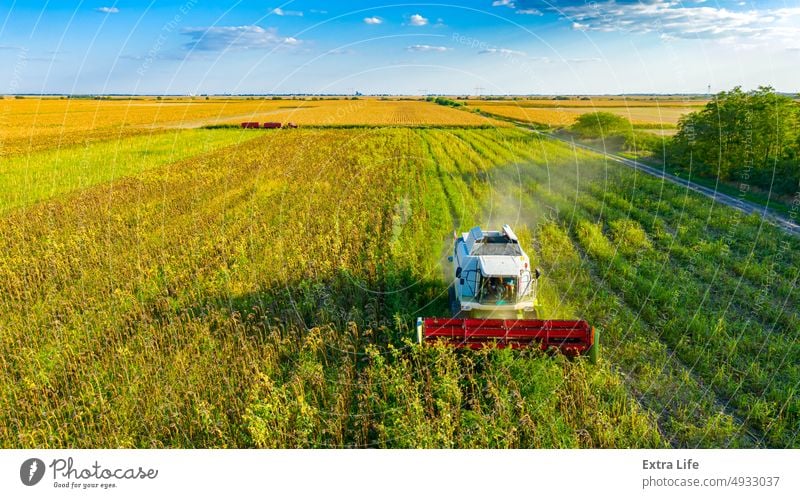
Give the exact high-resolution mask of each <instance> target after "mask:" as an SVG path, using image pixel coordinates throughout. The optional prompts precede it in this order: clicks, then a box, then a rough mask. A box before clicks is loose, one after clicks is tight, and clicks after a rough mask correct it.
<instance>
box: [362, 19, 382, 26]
mask: <svg viewBox="0 0 800 498" xmlns="http://www.w3.org/2000/svg"><path fill="white" fill-rule="evenodd" d="M364 22H365V23H367V24H372V25H375V24H383V19H381V18H380V17H365V18H364Z"/></svg>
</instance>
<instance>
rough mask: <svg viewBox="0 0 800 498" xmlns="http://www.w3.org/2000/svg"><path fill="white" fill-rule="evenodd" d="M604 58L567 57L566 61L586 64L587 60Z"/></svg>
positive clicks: (598, 60) (594, 60) (592, 60)
mask: <svg viewBox="0 0 800 498" xmlns="http://www.w3.org/2000/svg"><path fill="white" fill-rule="evenodd" d="M602 60H603V59H600V58H598V57H573V58H571V59H566V61H567V62H568V63H570V64H585V63H587V62H600V61H602Z"/></svg>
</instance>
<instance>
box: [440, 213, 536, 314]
mask: <svg viewBox="0 0 800 498" xmlns="http://www.w3.org/2000/svg"><path fill="white" fill-rule="evenodd" d="M454 235H455V234H454ZM448 259H450V260H451V261H452V262H453V271H454V276H455V280H454V283H453V286H452V291H451V293H450V301H451V303H450V304H451V308H452V310H451V311H452V312H453V314H454V315H455V316H459V317H470V318H535V317H536V314H537V309H536V308H537V300H536V290H537V281H538V278H539V275H540V272H539V270H538V269H532V268H531V265H530V259H529V258H528V255H527V254H525V251H523V250H522V247H521V246H520V244H519V240H518V239H517V236H516V234H515V233H514V231H513V230H511V227H509V226H508V225H503V229H502V230H500V231H483V230H481V229H480V227H475V228H473V229H472V230H470V231H469V232H466V233H463V234H461V236H460V237H459V236H457V235H455V244H454V248H453V256H451V257H450V258H448Z"/></svg>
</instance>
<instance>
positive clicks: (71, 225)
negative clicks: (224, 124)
mask: <svg viewBox="0 0 800 498" xmlns="http://www.w3.org/2000/svg"><path fill="white" fill-rule="evenodd" d="M432 107H434V106H432ZM436 107H442V106H436ZM456 112H461V111H456ZM464 114H466V113H464ZM217 132H219V133H233V134H242V132H241V131H237V130H217ZM502 223H510V224H511V225H512V226H514V228H515V230H516V231H517V233H518V235H519V236H520V238H521V240H522V242H523V244H524V245H525V247H526V248H529V249H530V251H529V252H530V254H531V257H532V259H533V261H534V264H536V265H538V266H541V267H542V268H543V270H544V276H543V277H542V281H541V300H542V304H543V306H544V308H545V311H546V313H547V315H548V316H551V317H563V318H577V317H582V318H586V319H587V320H589V321H590V322H591V323H592V324H594V325H595V326H596V327H597V328H598V329H599V330H600V331H601V334H602V338H603V339H602V340H603V348H602V359H601V361H600V363H599V364H598V365H590V364H588V363H587V362H585V361H583V360H578V361H566V360H564V359H563V358H561V357H554V358H551V357H544V356H542V355H541V354H539V353H537V352H535V351H524V352H513V351H497V350H485V351H481V352H477V353H472V352H466V353H462V352H454V351H452V350H450V349H447V348H442V347H424V348H420V347H419V346H416V345H414V344H413V343H411V342H410V339H411V337H412V336H413V330H410V329H411V326H412V324H413V321H414V319H415V317H417V316H438V315H444V314H446V313H447V302H446V298H447V279H448V278H449V275H448V274H447V269H448V268H447V263H443V262H442V260H443V258H441V256H442V255H443V254H444V253H445V251H446V249H447V248H448V247H449V244H450V240H449V234H450V233H452V231H453V229H462V230H466V229H468V228H469V227H471V226H473V225H475V224H481V225H482V226H484V227H496V226H499V225H501V224H502ZM0 230H2V232H3V233H4V234H8V236H7V237H4V238H3V239H2V240H0V296H2V297H0V365H1V366H2V368H0V406H2V407H3V409H2V411H0V445H2V446H3V447H20V446H37V447H50V446H54V447H59V446H67V447H84V446H88V447H96V446H100V447H106V446H113V447H116V446H121V447H328V446H334V447H350V446H355V447H362V446H372V447H663V446H678V447H765V446H766V447H797V446H798V444H800V439H799V438H800V435H799V434H798V427H800V401H798V397H797V389H798V382H800V370H799V369H798V365H800V348H798V343H799V342H798V334H799V333H800V317H799V316H798V311H797V310H798V309H800V307H798V305H800V296H798V291H797V283H798V277H800V243H798V241H797V240H796V239H793V238H791V237H790V236H788V235H786V234H784V233H782V232H780V231H779V230H778V229H775V228H773V227H770V226H768V225H765V224H762V223H761V220H760V219H759V218H757V217H745V216H744V215H740V214H739V213H738V212H737V211H734V210H731V209H728V208H724V207H720V206H718V205H715V204H714V203H713V201H712V200H709V199H706V198H704V197H700V196H698V195H696V194H694V193H692V192H689V191H686V190H683V189H680V188H678V187H675V186H672V185H671V184H665V183H662V182H661V181H659V180H657V179H654V178H651V177H648V176H643V175H642V174H641V173H636V172H634V171H632V170H628V169H624V168H621V167H620V166H618V165H615V164H610V163H606V162H605V161H604V160H603V158H602V157H600V156H597V155H594V154H591V153H588V152H584V151H575V150H573V149H571V148H569V147H567V146H564V145H562V144H561V143H558V142H553V141H550V140H547V139H544V138H541V137H539V136H536V135H531V134H528V133H526V132H524V131H521V130H516V129H462V128H453V129H412V128H371V129H370V128H364V129H348V130H330V129H328V130H326V129H315V130H309V129H305V130H304V129H302V128H301V129H297V130H281V132H280V133H266V134H261V135H258V136H257V137H256V138H254V139H252V140H250V141H248V142H246V143H242V144H240V145H233V146H229V147H227V148H224V149H220V150H219V151H216V152H207V153H203V154H200V155H198V156H196V157H193V158H188V159H183V160H181V161H179V162H176V163H170V164H167V165H163V166H154V167H152V168H150V169H147V170H144V171H133V172H131V173H130V176H128V177H126V178H123V179H118V180H115V181H113V182H110V183H104V184H100V185H95V186H93V187H90V188H86V189H83V190H81V191H80V192H73V193H72V194H70V195H69V196H63V197H60V198H57V199H52V200H46V201H43V202H39V203H36V204H34V205H32V206H28V207H25V208H21V209H16V210H12V211H10V212H8V213H6V214H5V215H4V216H3V217H2V218H0ZM443 264H444V268H443Z"/></svg>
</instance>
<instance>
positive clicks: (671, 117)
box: [468, 100, 703, 129]
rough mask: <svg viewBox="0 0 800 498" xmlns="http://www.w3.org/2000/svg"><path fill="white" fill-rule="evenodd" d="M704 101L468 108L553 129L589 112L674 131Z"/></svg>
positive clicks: (520, 103)
mask: <svg viewBox="0 0 800 498" xmlns="http://www.w3.org/2000/svg"><path fill="white" fill-rule="evenodd" d="M702 104H703V103H702V102H698V103H695V102H691V103H682V102H676V101H666V102H661V101H630V102H627V101H624V100H595V101H581V100H575V101H567V102H562V101H552V100H548V101H538V100H520V101H505V100H500V101H487V100H471V101H469V104H468V105H469V107H474V108H478V109H480V110H481V111H484V112H485V113H488V114H494V115H497V116H502V117H506V118H511V119H514V120H517V121H522V122H528V123H537V124H543V125H547V126H553V127H563V126H569V125H571V124H572V123H574V122H575V119H576V118H577V117H578V116H580V115H581V114H585V113H588V112H598V111H602V112H611V113H614V114H617V115H619V116H623V117H625V118H626V119H628V120H629V121H630V122H631V123H633V124H634V125H639V126H641V125H653V126H652V128H656V129H657V128H659V127H661V126H663V127H665V128H674V127H675V125H676V124H677V123H678V120H679V119H680V117H681V116H683V115H685V114H687V113H689V112H692V111H696V110H699V109H701V108H702Z"/></svg>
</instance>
